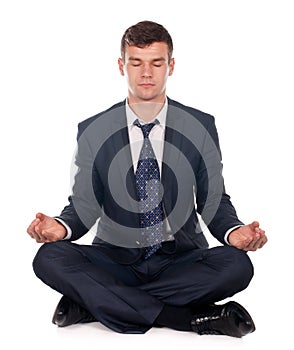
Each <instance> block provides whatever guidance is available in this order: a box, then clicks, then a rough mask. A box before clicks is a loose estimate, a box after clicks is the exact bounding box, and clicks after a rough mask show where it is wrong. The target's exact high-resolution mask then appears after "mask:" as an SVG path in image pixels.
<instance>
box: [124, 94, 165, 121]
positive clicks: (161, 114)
mask: <svg viewBox="0 0 294 350" xmlns="http://www.w3.org/2000/svg"><path fill="white" fill-rule="evenodd" d="M167 107H168V103H167V98H166V99H165V102H164V105H163V107H162V108H161V110H160V112H159V113H158V114H157V116H156V117H155V118H154V120H155V119H157V120H158V121H159V123H160V125H161V126H162V127H165V124H166V115H167ZM126 115H127V125H128V126H131V125H133V123H134V121H135V120H136V119H139V118H138V116H137V115H136V114H135V113H134V112H133V110H132V109H131V107H130V106H129V104H128V100H126ZM152 121H153V120H152ZM152 121H150V123H151V122H152ZM139 122H140V124H145V123H144V121H142V120H141V119H139Z"/></svg>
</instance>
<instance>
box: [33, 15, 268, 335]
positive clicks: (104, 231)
mask: <svg viewBox="0 0 294 350" xmlns="http://www.w3.org/2000/svg"><path fill="white" fill-rule="evenodd" d="M172 52H173V43H172V39H171V37H170V35H169V33H168V32H167V30H166V29H165V28H164V27H163V26H161V25H160V24H157V23H154V22H151V21H143V22H139V23H137V24H136V25H133V26H131V27H130V28H128V29H127V30H126V32H125V33H124V35H123V37H122V41H121V58H119V60H118V66H119V71H120V74H121V75H122V76H124V77H126V79H127V83H128V96H127V99H126V100H125V101H123V102H120V103H118V104H116V105H114V106H112V107H111V108H109V109H108V110H106V111H103V112H101V113H99V114H97V115H95V116H93V117H91V118H89V119H87V120H85V121H83V122H81V123H80V124H79V129H78V137H77V140H78V147H77V153H76V157H75V165H76V172H75V177H74V185H73V191H72V194H71V196H70V197H69V204H68V205H67V206H66V207H65V208H64V209H63V211H62V212H61V214H60V215H59V216H57V217H49V216H47V215H45V214H43V213H38V214H37V215H36V218H35V219H34V220H33V221H32V223H31V224H30V226H29V227H28V229H27V232H28V234H29V235H30V236H31V237H32V238H34V239H35V240H36V241H37V242H38V243H44V244H43V245H42V246H41V247H40V249H39V251H38V253H37V255H36V257H35V259H34V262H33V268H34V271H35V273H36V275H37V276H38V277H39V278H40V279H41V280H42V281H43V282H44V283H46V284H47V285H49V286H50V287H51V288H53V289H55V290H57V291H58V292H60V293H61V294H62V295H63V296H62V298H61V300H60V302H59V303H58V305H57V308H56V310H55V312H54V315H53V323H55V324H56V325H58V326H60V327H64V326H68V325H71V324H74V323H85V322H93V321H99V322H101V323H102V324H104V325H105V326H107V327H108V328H110V329H112V330H114V331H116V332H120V333H145V332H146V331H147V330H149V329H150V328H151V327H153V326H155V327H169V328H172V329H176V330H181V331H194V332H196V333H198V334H222V335H228V336H233V337H242V336H244V335H246V334H248V333H251V332H253V331H254V330H255V325H254V322H253V320H252V318H251V316H250V314H249V313H248V312H247V310H246V309H245V308H244V307H243V306H241V305H240V304H239V303H237V302H234V301H229V302H227V303H223V304H220V303H218V302H220V301H222V300H224V299H225V298H227V297H231V296H233V295H234V294H236V293H238V292H240V291H242V290H244V289H245V288H246V287H247V286H248V284H249V283H250V280H251V279H252V277H253V267H252V263H251V261H250V259H249V257H248V255H247V252H248V251H256V250H257V249H260V248H262V247H263V246H264V244H265V243H266V242H267V237H266V235H265V232H264V230H262V229H261V228H260V227H259V223H258V222H257V221H253V222H252V223H250V224H244V223H243V222H242V221H240V220H239V219H238V217H237V214H236V211H235V208H234V207H233V205H232V203H231V201H230V197H229V195H228V194H227V193H226V192H225V187H224V182H223V177H222V162H221V152H220V147H219V142H218V135H217V130H216V126H215V122H214V118H213V117H212V116H211V115H208V114H206V113H203V112H201V111H199V110H196V109H194V108H191V107H187V106H184V105H182V104H180V103H179V102H176V101H174V100H172V99H170V98H168V97H167V96H166V82H167V79H168V77H169V76H171V75H172V74H173V71H174V65H175V62H174V59H173V57H172ZM198 215H200V216H201V217H202V219H203V221H204V222H205V224H206V226H207V228H208V230H209V232H211V234H212V235H213V236H214V237H216V238H217V239H218V241H219V242H220V245H219V246H218V247H213V248H209V247H208V244H207V241H206V239H205V236H204V234H203V225H201V224H200V223H199V221H198ZM90 230H92V231H93V230H94V231H95V238H94V240H93V244H92V245H81V244H77V243H73V241H75V240H77V239H79V238H80V237H82V236H83V235H85V234H86V233H87V232H89V231H90Z"/></svg>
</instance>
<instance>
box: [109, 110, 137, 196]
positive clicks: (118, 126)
mask: <svg viewBox="0 0 294 350" xmlns="http://www.w3.org/2000/svg"><path fill="white" fill-rule="evenodd" d="M112 132H113V135H114V143H115V153H116V154H117V153H118V152H119V156H118V157H117V171H118V174H120V177H121V181H122V182H121V183H122V184H126V186H127V189H128V192H129V195H130V196H131V198H132V199H137V192H136V186H135V181H136V180H135V175H134V167H133V162H132V156H131V148H130V139H129V133H128V127H127V118H126V111H125V105H124V106H123V108H122V109H120V113H118V115H117V116H116V118H114V119H113V123H112Z"/></svg>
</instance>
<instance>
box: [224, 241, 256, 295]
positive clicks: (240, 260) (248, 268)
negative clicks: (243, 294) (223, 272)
mask: <svg viewBox="0 0 294 350" xmlns="http://www.w3.org/2000/svg"><path fill="white" fill-rule="evenodd" d="M227 249H228V251H229V254H230V257H231V259H232V262H231V264H230V269H229V275H230V278H231V279H232V280H234V282H235V283H236V284H238V285H239V289H240V290H243V289H245V288H246V287H247V286H248V285H249V283H250V281H251V279H252V277H253V275H254V269H253V265H252V262H251V260H250V258H249V256H248V254H247V253H246V252H245V251H243V250H240V249H237V248H235V247H231V246H230V247H227ZM232 282H233V281H232Z"/></svg>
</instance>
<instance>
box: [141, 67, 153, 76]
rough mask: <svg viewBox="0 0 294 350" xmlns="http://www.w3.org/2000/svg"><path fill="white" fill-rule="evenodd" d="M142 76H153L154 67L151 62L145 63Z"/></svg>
mask: <svg viewBox="0 0 294 350" xmlns="http://www.w3.org/2000/svg"><path fill="white" fill-rule="evenodd" d="M142 77H143V78H150V77H152V69H151V67H150V65H149V64H144V65H143V67H142Z"/></svg>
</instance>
